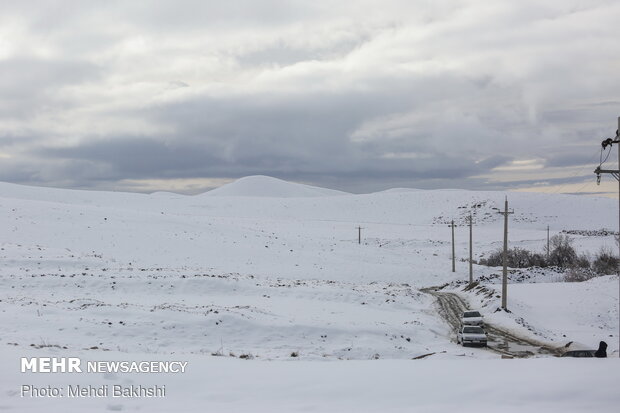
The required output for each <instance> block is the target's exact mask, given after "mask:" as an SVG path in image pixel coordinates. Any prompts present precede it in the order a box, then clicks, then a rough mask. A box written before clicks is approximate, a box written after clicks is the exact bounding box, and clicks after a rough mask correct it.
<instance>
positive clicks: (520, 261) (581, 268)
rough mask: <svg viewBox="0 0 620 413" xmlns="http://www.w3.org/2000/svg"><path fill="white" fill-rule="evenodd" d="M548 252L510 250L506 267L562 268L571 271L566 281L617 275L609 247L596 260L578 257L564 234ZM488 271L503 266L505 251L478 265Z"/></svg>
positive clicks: (571, 243) (500, 250) (554, 242)
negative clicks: (484, 266)
mask: <svg viewBox="0 0 620 413" xmlns="http://www.w3.org/2000/svg"><path fill="white" fill-rule="evenodd" d="M546 250H547V248H546V247H545V251H544V253H542V254H540V253H537V252H531V251H528V250H526V249H523V248H518V247H515V248H510V249H509V250H508V253H507V261H508V262H507V265H508V267H511V268H529V267H559V268H562V269H568V271H567V272H566V276H565V280H566V281H585V280H587V279H589V278H592V277H593V276H595V275H606V274H614V273H615V272H616V271H617V265H618V258H617V257H616V256H615V255H614V254H613V253H612V252H611V249H610V248H608V247H603V248H601V249H600V250H599V251H598V253H596V254H595V256H594V258H593V259H590V257H589V256H588V255H586V254H581V255H579V254H577V251H576V250H575V248H574V246H573V239H572V238H571V237H569V236H568V235H565V234H557V235H554V236H553V237H551V239H550V240H549V255H548V256H549V257H548V258H547V251H546ZM478 263H479V264H481V265H487V266H489V267H499V266H501V265H503V250H502V249H499V250H497V251H495V252H492V253H491V254H490V255H489V256H488V257H486V258H481V259H480V260H479V262H478Z"/></svg>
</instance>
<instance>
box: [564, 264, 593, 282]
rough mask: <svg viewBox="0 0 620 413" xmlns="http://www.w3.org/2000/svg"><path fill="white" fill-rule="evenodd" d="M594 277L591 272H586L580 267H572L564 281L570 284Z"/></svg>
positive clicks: (565, 275)
mask: <svg viewBox="0 0 620 413" xmlns="http://www.w3.org/2000/svg"><path fill="white" fill-rule="evenodd" d="M592 277H593V275H592V273H590V272H589V271H584V270H583V269H581V268H578V267H572V268H570V269H569V270H568V271H566V273H565V274H564V281H566V282H569V283H575V282H582V281H587V280H589V279H590V278H592Z"/></svg>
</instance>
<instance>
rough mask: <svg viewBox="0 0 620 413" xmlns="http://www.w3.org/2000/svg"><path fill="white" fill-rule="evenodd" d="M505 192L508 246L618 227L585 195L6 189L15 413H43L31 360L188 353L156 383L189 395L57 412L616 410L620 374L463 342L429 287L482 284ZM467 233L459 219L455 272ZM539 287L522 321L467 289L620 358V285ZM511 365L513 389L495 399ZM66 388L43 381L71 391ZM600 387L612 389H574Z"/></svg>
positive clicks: (545, 335)
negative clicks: (30, 387)
mask: <svg viewBox="0 0 620 413" xmlns="http://www.w3.org/2000/svg"><path fill="white" fill-rule="evenodd" d="M506 196H508V199H509V201H510V208H511V209H514V211H515V213H514V214H513V215H511V216H510V228H509V235H510V243H511V246H519V247H522V248H527V249H531V250H537V251H542V249H543V246H544V245H545V244H546V229H547V225H549V226H550V228H551V234H552V235H553V234H555V233H558V232H560V231H562V230H568V231H574V230H579V231H583V230H600V229H615V228H616V225H617V224H616V222H617V201H615V200H612V199H605V198H591V197H580V196H570V195H547V194H533V193H531V194H530V193H504V192H482V191H462V190H435V191H426V190H395V191H384V192H379V193H375V194H363V195H354V194H346V193H340V192H338V191H331V190H324V189H321V188H314V187H308V186H304V185H298V184H292V183H287V182H283V181H279V180H274V179H272V178H267V177H248V178H244V179H241V180H239V181H237V182H235V183H232V184H229V185H228V186H225V187H222V188H220V189H216V190H213V191H210V192H208V193H205V194H201V195H195V196H184V195H178V194H171V193H161V192H160V193H156V194H151V195H145V194H130V193H116V192H95V191H72V190H61V189H51V188H36V187H25V186H19V185H13V184H0V208H2V210H3V212H4V213H3V214H1V215H0V224H1V226H2V228H3V229H4V230H3V231H2V232H0V325H1V326H2V327H0V348H4V350H3V352H2V353H0V356H1V357H2V360H3V361H4V364H3V365H5V366H13V367H11V368H9V370H8V372H6V373H5V374H3V375H0V385H1V386H2V387H1V388H0V391H2V393H1V394H2V396H1V397H0V408H4V409H9V410H10V409H14V410H17V411H39V410H38V409H42V406H43V404H41V403H40V401H39V400H33V399H21V398H19V395H17V394H16V393H15V390H16V389H17V385H18V384H22V383H21V382H22V381H23V380H24V379H23V378H21V377H24V376H19V374H17V373H16V368H17V367H16V366H17V365H18V363H17V359H18V358H19V357H22V356H23V354H26V353H27V354H41V355H44V354H57V355H63V356H73V355H77V356H83V357H91V358H92V357H95V358H97V359H102V358H103V357H108V358H112V359H136V358H144V357H146V356H148V357H149V358H150V359H159V358H162V357H172V356H173V355H174V356H177V357H181V358H187V359H189V360H192V363H193V364H194V365H195V366H196V368H195V370H193V371H192V372H191V374H190V373H188V374H187V375H183V376H182V377H179V378H178V379H177V378H175V379H174V380H173V379H169V378H162V377H160V376H156V377H151V376H149V377H148V378H146V377H143V378H142V380H145V381H146V382H148V381H151V382H152V381H154V380H160V381H161V382H169V383H170V386H171V389H176V390H174V391H171V393H170V396H169V397H167V399H166V402H162V403H161V404H156V405H152V404H150V401H146V400H142V399H141V400H136V401H131V402H130V403H128V404H123V403H120V402H119V403H115V402H114V401H113V400H100V401H99V404H97V403H98V402H97V401H96V400H88V401H81V402H79V403H76V402H75V401H71V400H67V399H62V400H55V401H54V403H56V404H54V405H53V406H54V409H52V410H60V409H62V410H68V411H73V410H75V411H84V410H80V408H81V407H84V409H91V408H93V409H94V406H95V405H97V406H99V407H102V406H103V408H107V409H108V410H120V409H134V408H136V409H137V408H142V409H143V410H146V411H166V406H168V407H169V406H171V405H173V404H174V403H178V402H179V400H185V401H186V402H187V405H186V407H187V408H186V409H183V410H186V411H301V410H314V411H412V410H415V408H416V407H417V408H419V409H421V410H422V411H445V410H447V409H448V408H456V407H457V405H458V404H459V398H461V399H462V400H465V402H466V404H465V405H464V406H461V407H462V408H461V409H460V410H461V411H489V410H493V409H492V407H495V410H494V411H497V408H498V407H499V406H501V411H517V410H519V411H521V409H523V408H526V407H534V408H538V411H611V410H612V409H611V406H614V407H615V406H617V403H618V401H619V399H618V396H617V392H616V393H614V392H611V390H610V387H609V386H608V385H607V384H602V385H600V386H599V385H598V384H600V383H608V382H610V381H612V382H617V378H618V377H617V373H614V371H618V369H617V366H615V365H613V366H612V364H613V363H616V362H615V361H612V360H611V359H609V360H604V361H600V360H599V361H597V362H596V363H588V361H587V360H586V361H583V360H566V359H558V360H552V359H549V358H548V357H547V358H545V357H541V358H535V359H532V360H498V357H499V356H498V354H496V353H493V352H490V351H487V350H484V349H476V348H467V349H464V348H462V347H460V346H457V345H456V344H455V343H454V337H453V332H452V331H451V329H450V327H449V326H448V325H447V324H446V323H445V322H444V320H443V319H442V318H441V317H440V316H439V314H438V312H437V308H436V306H435V303H434V301H433V298H432V297H431V296H429V295H427V294H424V293H422V292H420V291H419V289H420V288H422V287H428V286H435V285H443V284H446V283H453V285H454V282H456V281H464V280H467V278H468V266H467V262H464V260H465V259H466V258H467V257H468V229H467V227H466V218H467V216H468V215H469V213H470V212H471V211H473V213H474V222H475V225H474V241H475V242H474V258H475V259H477V258H479V257H481V256H484V255H487V254H488V253H489V252H491V251H494V250H496V249H498V248H499V247H500V246H501V244H502V230H503V222H502V216H501V215H500V214H499V213H498V211H499V209H503V206H504V198H505V197H506ZM451 220H455V222H456V223H457V224H458V225H459V226H458V227H457V229H456V241H457V242H456V255H457V260H458V262H457V271H456V272H455V273H452V272H451V271H450V268H451V262H450V256H451V247H450V240H451V234H450V228H449V227H448V226H447V224H448V223H449V222H450V221H451ZM358 226H361V227H362V243H361V244H358V229H357V227H358ZM572 236H573V238H574V244H575V247H576V248H577V249H578V250H579V251H580V252H587V253H590V254H593V253H596V252H597V251H598V250H599V248H601V247H608V248H612V249H613V250H614V251H615V248H617V247H616V244H615V242H614V239H613V236H612V235H605V236H601V235H587V234H586V233H585V232H583V233H581V232H580V233H579V234H577V235H572ZM474 271H475V276H476V277H477V278H478V277H483V278H484V279H489V280H490V281H484V282H483V283H482V284H481V285H483V286H484V287H485V288H487V289H488V290H489V291H495V292H497V291H498V290H497V287H498V286H497V282H498V278H497V275H498V274H499V273H500V272H501V269H497V268H488V267H482V266H477V265H476V266H474ZM524 274H525V275H526V277H522V278H519V279H517V278H518V277H516V275H513V276H512V277H513V281H512V282H511V284H510V285H509V303H510V305H509V308H510V309H511V311H512V312H511V313H503V312H495V310H496V308H497V307H498V301H497V300H498V299H497V297H496V296H495V295H493V294H491V295H490V297H486V298H485V297H483V294H476V293H475V292H474V291H472V292H469V293H467V292H464V291H462V288H459V287H453V288H452V290H453V291H457V292H458V293H459V294H460V295H461V296H462V297H464V298H465V299H466V300H468V301H469V303H470V304H471V306H472V307H473V308H476V309H480V311H482V312H483V314H484V316H485V318H486V319H488V320H490V321H492V322H494V323H496V324H499V325H502V326H504V327H505V328H508V329H511V330H513V331H515V332H517V333H520V334H523V335H528V336H530V337H532V338H536V339H537V340H539V341H542V342H545V343H548V344H550V345H557V346H559V345H564V344H566V343H568V342H569V341H573V342H574V343H575V345H578V346H580V347H583V348H596V345H597V344H598V341H599V340H605V341H606V342H607V343H608V344H609V348H608V352H609V353H610V354H613V355H615V356H617V354H618V353H617V351H618V322H617V320H618V279H617V277H615V276H606V277H599V278H596V279H593V280H590V281H588V282H584V283H571V284H568V283H562V282H558V281H561V279H562V274H559V273H557V272H554V271H551V270H541V271H538V272H535V271H525V272H524ZM429 354H430V355H429ZM145 355H146V356H145ZM293 355H295V356H296V357H292V356H293ZM425 355H428V356H427V357H426V358H424V359H423V360H411V359H412V358H416V357H420V356H425ZM216 356H221V357H216ZM240 356H244V357H246V358H249V359H250V360H238V357H240ZM497 363H500V364H497ZM579 363H582V364H579ZM500 366H501V368H502V369H504V368H505V369H506V374H503V375H502V377H504V378H506V377H510V379H506V380H507V382H506V387H505V389H508V390H505V389H504V388H498V387H497V386H495V384H496V382H497V379H496V378H495V374H496V372H497V371H499V368H500ZM583 366H586V367H583ZM577 370H579V371H581V372H582V373H580V374H581V375H580V376H576V374H577V373H576V371H577ZM470 371H480V372H481V374H480V375H479V376H480V379H476V380H474V381H469V380H460V378H461V377H468V372H470ZM538 371H545V373H544V374H542V375H537V374H535V373H536V372H538ZM571 372H573V374H572V375H571ZM511 374H512V376H511ZM60 376H62V375H60ZM60 376H58V375H54V376H53V377H52V376H45V377H43V376H36V377H33V376H32V375H29V376H27V377H28V379H29V380H30V379H32V380H35V381H39V382H41V383H45V382H46V380H47V382H49V381H50V380H52V379H53V380H54V381H58V382H59V383H61V382H62V383H64V382H66V381H68V380H70V378H68V377H67V376H62V377H60ZM123 377H124V376H123ZM364 377H372V379H370V380H366V381H364V379H363V378H364ZM380 377H383V378H386V379H385V380H380ZM577 377H579V378H577ZM551 378H553V380H551ZM104 379H105V378H104ZM104 379H102V378H101V377H96V378H94V380H93V382H100V381H101V380H104ZM263 379H264V382H261V380H263ZM82 380H83V379H82ZM119 380H124V379H123V378H122V377H119ZM127 380H129V379H127ZM132 380H133V379H132ZM196 383H202V384H196ZM261 383H262V384H261ZM519 383H521V385H520V384H519ZM523 383H525V384H523ZM545 383H547V387H546V388H545V391H544V392H541V391H539V390H537V389H539V388H541V386H542V385H543V384H545ZM549 383H552V384H549ZM586 383H587V384H592V387H594V388H595V389H596V390H594V391H592V392H585V391H582V392H581V393H579V392H577V390H579V389H584V388H585V387H584V386H585V384H586ZM597 383H598V384H597ZM517 388H518V389H519V390H518V391H517V392H516V393H514V396H510V397H508V399H506V394H507V393H508V392H509V391H511V390H510V389H512V390H514V389H517ZM431 389H432V390H431ZM445 389H450V394H451V396H450V397H446V396H445V393H446V391H445ZM470 394H473V395H479V394H485V395H486V396H488V398H486V399H484V400H482V399H476V398H475V397H474V396H469V395H470ZM353 395H355V397H356V398H355V400H354V401H350V400H349V398H348V397H353ZM463 398H464V399H463ZM502 400H507V401H506V402H505V403H504V404H502ZM47 402H48V403H49V400H48V401H47ZM166 403H169V404H166ZM255 403H256V404H255ZM119 406H120V407H119ZM588 409H590V410H588ZM48 410H49V409H48Z"/></svg>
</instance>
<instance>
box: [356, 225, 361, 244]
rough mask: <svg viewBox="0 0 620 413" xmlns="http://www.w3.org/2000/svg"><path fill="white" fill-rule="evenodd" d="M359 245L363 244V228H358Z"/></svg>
mask: <svg viewBox="0 0 620 413" xmlns="http://www.w3.org/2000/svg"><path fill="white" fill-rule="evenodd" d="M357 243H358V244H361V243H362V227H361V226H358V227H357Z"/></svg>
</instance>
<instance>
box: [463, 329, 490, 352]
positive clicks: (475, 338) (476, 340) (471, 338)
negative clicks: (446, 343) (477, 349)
mask: <svg viewBox="0 0 620 413" xmlns="http://www.w3.org/2000/svg"><path fill="white" fill-rule="evenodd" d="M456 342H457V343H458V344H462V345H463V347H465V346H467V345H478V346H484V347H486V346H487V333H486V331H484V329H483V328H482V327H480V326H461V328H459V331H458V332H457V333H456Z"/></svg>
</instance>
